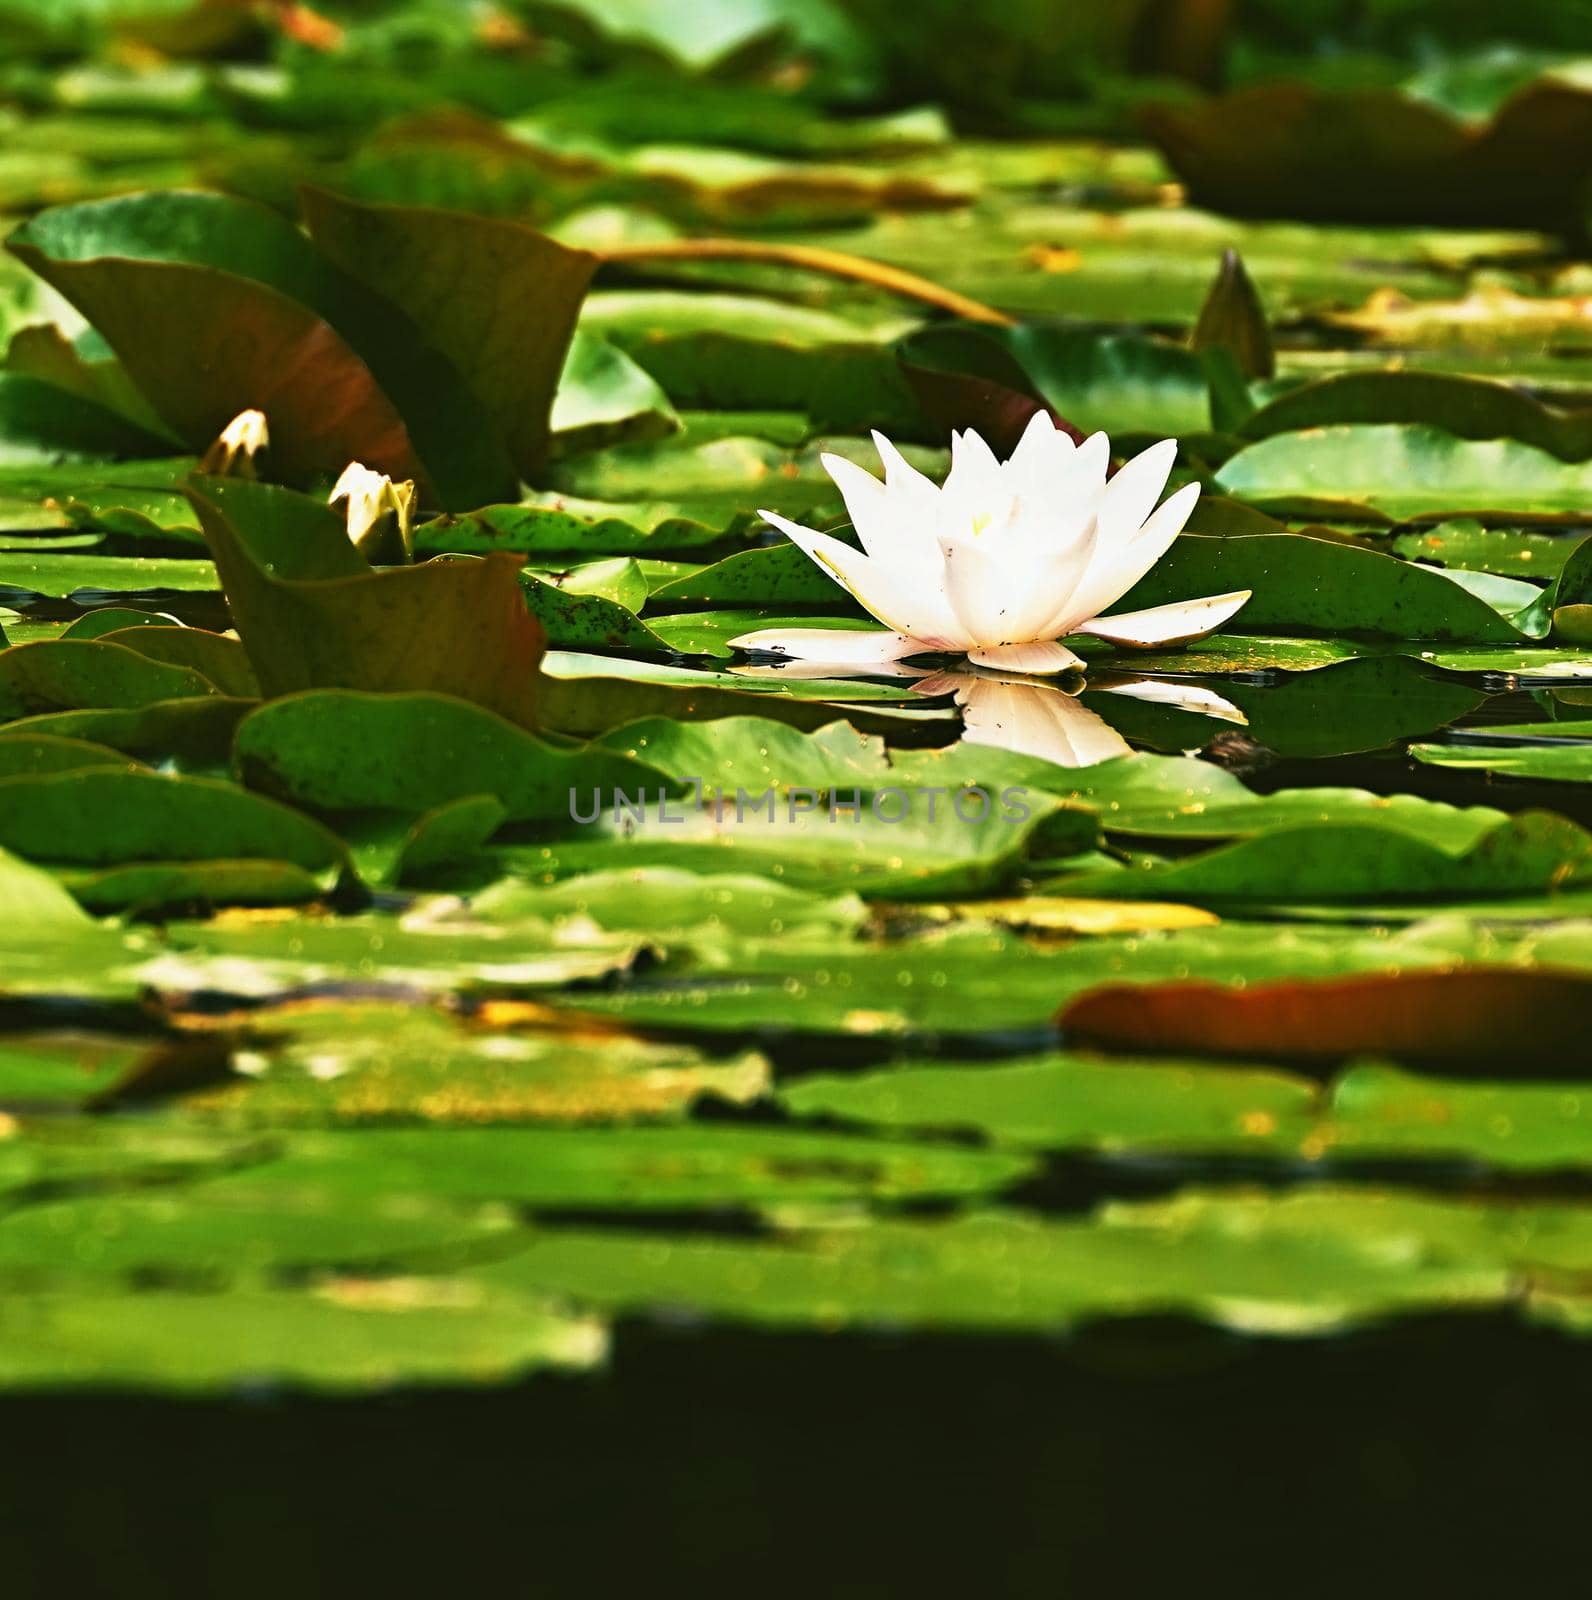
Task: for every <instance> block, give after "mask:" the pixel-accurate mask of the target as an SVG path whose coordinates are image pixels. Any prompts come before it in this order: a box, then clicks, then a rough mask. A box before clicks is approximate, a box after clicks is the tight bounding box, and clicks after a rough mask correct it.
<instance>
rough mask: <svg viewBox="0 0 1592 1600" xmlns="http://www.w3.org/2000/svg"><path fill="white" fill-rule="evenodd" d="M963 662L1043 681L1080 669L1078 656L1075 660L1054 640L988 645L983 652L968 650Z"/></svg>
mask: <svg viewBox="0 0 1592 1600" xmlns="http://www.w3.org/2000/svg"><path fill="white" fill-rule="evenodd" d="M967 659H968V660H969V661H971V662H972V663H973V664H974V665H975V666H979V667H995V668H997V669H998V670H1000V671H1002V672H1032V673H1038V674H1041V675H1043V676H1045V677H1049V676H1050V675H1051V674H1052V673H1056V672H1070V671H1071V670H1072V669H1073V668H1074V667H1081V666H1082V665H1083V658H1082V657H1081V656H1075V655H1074V654H1073V653H1072V651H1070V650H1069V649H1068V648H1067V647H1066V645H1064V644H1061V643H1059V642H1058V641H1057V640H1055V639H1034V640H1030V641H1029V642H1028V643H1026V644H997V645H991V646H989V647H988V648H987V649H983V650H969V651H968V653H967Z"/></svg>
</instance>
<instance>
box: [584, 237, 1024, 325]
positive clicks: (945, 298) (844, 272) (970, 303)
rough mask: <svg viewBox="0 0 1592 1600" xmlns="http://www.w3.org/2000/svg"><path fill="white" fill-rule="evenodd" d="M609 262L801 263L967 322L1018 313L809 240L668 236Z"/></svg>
mask: <svg viewBox="0 0 1592 1600" xmlns="http://www.w3.org/2000/svg"><path fill="white" fill-rule="evenodd" d="M602 259H603V260H604V261H612V262H622V263H624V264H626V265H630V264H633V263H644V262H649V261H758V262H766V263H768V264H769V265H771V266H781V267H801V268H805V269H806V270H807V271H809V272H823V273H827V274H828V275H829V276H830V277H832V278H848V279H850V280H852V281H853V282H855V283H867V284H871V285H873V287H874V288H876V289H883V290H885V291H886V292H888V293H890V294H896V295H900V296H902V297H903V298H904V299H907V300H917V301H920V302H921V303H922V304H924V305H929V306H934V307H935V308H936V309H937V310H940V311H948V312H950V313H951V315H952V316H956V317H961V318H962V319H963V320H964V321H967V322H985V323H995V324H998V325H1000V326H1002V327H1011V326H1012V325H1013V323H1014V322H1015V320H1016V319H1015V318H1013V317H1009V316H1007V315H1006V313H1005V312H1004V311H997V310H996V309H995V308H994V307H993V306H987V305H985V304H984V303H983V302H982V301H979V300H972V299H969V298H968V296H966V295H963V294H958V293H957V292H956V291H955V290H954V289H945V288H942V287H941V286H940V285H939V284H937V283H931V282H930V281H929V280H928V279H927V278H920V277H918V275H917V274H916V273H914V272H903V271H902V270H901V269H900V268H899V267H890V266H886V265H885V264H884V263H883V262H882V261H870V260H868V259H867V257H865V256H853V255H848V254H846V252H845V251H843V250H825V249H821V248H820V247H818V246H817V245H810V244H775V243H772V242H769V241H765V240H761V239H668V240H663V241H661V242H659V243H656V244H628V245H617V246H615V247H614V248H613V249H611V250H605V251H603V252H602Z"/></svg>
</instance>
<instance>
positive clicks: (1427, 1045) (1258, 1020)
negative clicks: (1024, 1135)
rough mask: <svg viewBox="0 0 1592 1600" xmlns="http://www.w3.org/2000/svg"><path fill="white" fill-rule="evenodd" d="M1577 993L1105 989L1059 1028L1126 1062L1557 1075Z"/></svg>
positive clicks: (1412, 980) (1498, 980) (1578, 985)
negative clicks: (1363, 1058) (1203, 1056)
mask: <svg viewBox="0 0 1592 1600" xmlns="http://www.w3.org/2000/svg"><path fill="white" fill-rule="evenodd" d="M1588 982H1589V980H1588V978H1587V977H1586V975H1585V974H1583V973H1575V972H1560V971H1553V970H1543V969H1514V968H1493V967H1487V966H1475V965H1472V966H1465V965H1457V966H1454V967H1451V968H1447V969H1444V970H1441V971H1436V972H1387V973H1376V974H1372V975H1368V976H1365V977H1354V978H1333V979H1322V980H1316V981H1314V982H1292V983H1260V984H1250V985H1247V986H1243V987H1230V986H1223V985H1217V984H1209V983H1169V984H1117V985H1109V986H1106V987H1103V988H1100V989H1096V990H1094V991H1092V992H1090V993H1088V994H1084V995H1082V996H1080V997H1079V998H1077V999H1075V1000H1073V1001H1072V1002H1070V1003H1069V1004H1068V1005H1067V1006H1066V1007H1065V1008H1064V1009H1063V1011H1062V1013H1061V1018H1060V1021H1061V1026H1062V1029H1063V1030H1064V1032H1065V1033H1066V1034H1067V1036H1068V1037H1069V1038H1073V1039H1078V1040H1085V1041H1092V1042H1103V1043H1108V1044H1110V1045H1112V1046H1115V1047H1118V1048H1125V1049H1130V1050H1198V1051H1202V1052H1203V1051H1210V1052H1213V1053H1215V1054H1217V1055H1229V1056H1260V1057H1267V1056H1270V1057H1272V1058H1273V1059H1275V1058H1280V1057H1299V1058H1303V1059H1309V1060H1315V1061H1341V1060H1343V1059H1344V1058H1346V1057H1349V1056H1354V1055H1366V1054H1376V1055H1387V1056H1393V1057H1395V1058H1397V1059H1400V1060H1408V1061H1471V1062H1482V1063H1486V1064H1488V1065H1490V1066H1491V1067H1492V1068H1493V1069H1494V1070H1496V1069H1497V1068H1498V1067H1500V1066H1503V1065H1504V1064H1508V1065H1510V1066H1512V1067H1524V1068H1529V1069H1531V1070H1533V1071H1536V1072H1544V1071H1546V1072H1550V1073H1555V1074H1559V1073H1563V1072H1564V1071H1566V1070H1567V1069H1570V1064H1571V1063H1572V1062H1573V1061H1574V1060H1575V1059H1576V1055H1575V1053H1576V1050H1577V1048H1578V1045H1577V1043H1576V1041H1577V1040H1579V1039H1580V1038H1581V1037H1582V1036H1583V1034H1584V1032H1585V1026H1584V1021H1585V1015H1586V1006H1587V999H1588ZM1571 1070H1573V1069H1571Z"/></svg>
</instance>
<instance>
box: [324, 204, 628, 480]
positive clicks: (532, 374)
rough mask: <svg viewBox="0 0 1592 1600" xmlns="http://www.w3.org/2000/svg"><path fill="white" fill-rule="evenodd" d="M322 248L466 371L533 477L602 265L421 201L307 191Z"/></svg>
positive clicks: (499, 224)
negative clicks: (398, 202) (365, 200)
mask: <svg viewBox="0 0 1592 1600" xmlns="http://www.w3.org/2000/svg"><path fill="white" fill-rule="evenodd" d="M303 201H304V215H305V219H306V221H307V222H308V224H309V230H310V233H311V235H312V236H313V237H314V240H315V242H316V244H318V245H319V246H320V248H321V249H322V250H324V251H325V252H326V254H327V255H328V256H330V257H331V259H332V260H333V261H335V262H336V263H337V264H338V266H340V267H341V268H342V269H343V270H344V271H345V272H348V273H350V274H352V275H353V276H354V277H356V278H358V279H359V280H360V281H361V282H362V283H364V284H366V285H367V286H368V287H370V288H371V289H373V290H375V291H376V292H377V293H378V294H380V295H383V296H384V297H385V298H386V299H388V300H390V301H392V302H393V304H395V305H397V306H400V307H401V308H402V309H403V310H404V311H405V312H407V313H408V315H409V316H410V318H412V319H413V321H414V323H415V325H416V326H417V327H419V328H420V329H422V330H423V332H424V336H425V338H426V339H427V340H428V341H429V342H430V343H431V344H432V345H433V346H434V347H435V348H436V349H438V350H440V351H441V352H442V353H443V354H444V355H445V356H447V357H448V358H449V359H450V360H451V361H452V362H453V364H454V365H455V366H456V367H457V368H458V369H459V371H460V372H463V373H466V374H468V378H469V382H470V386H471V388H472V389H473V390H474V392H475V393H476V394H477V395H478V396H479V397H480V399H481V402H482V404H483V405H484V406H485V408H486V411H487V413H488V414H489V416H490V419H491V422H492V424H493V428H494V430H495V435H496V437H497V438H498V439H499V440H501V442H502V443H503V445H504V447H505V448H506V450H507V451H508V453H509V455H510V457H511V459H512V460H513V462H514V465H515V466H516V467H517V468H518V469H519V471H520V473H521V474H522V475H523V476H526V477H529V476H530V475H531V474H532V473H533V472H534V471H535V470H536V469H537V468H538V467H539V466H540V465H541V463H542V458H543V456H544V455H545V453H546V450H547V438H548V418H549V416H550V414H551V412H552V406H553V393H554V391H555V390H556V389H557V387H558V377H559V373H560V372H561V371H562V370H563V366H564V357H565V355H566V353H567V352H568V350H569V342H570V338H571V336H572V334H573V333H574V331H575V317H576V314H577V312H578V311H579V310H580V303H581V301H582V300H583V299H584V298H585V296H586V286H587V284H588V283H589V282H590V281H591V275H592V273H593V271H594V270H595V269H596V266H597V258H596V256H594V255H591V254H590V253H589V252H587V251H585V250H571V249H569V248H568V247H567V246H565V245H561V244H559V243H557V242H556V241H555V240H552V239H549V238H548V237H547V236H546V235H545V234H541V233H538V232H537V231H536V230H535V229H534V228H527V227H525V226H524V225H523V224H521V223H518V222H509V221H505V220H503V219H501V218H497V217H476V216H465V215H462V214H454V213H451V212H444V211H436V210H432V209H431V208H429V207H425V206H386V205H360V204H358V203H357V202H355V201H353V200H347V199H344V198H342V197H341V196H339V195H334V194H328V193H327V192H326V191H325V190H323V189H306V190H305V191H304V196H303Z"/></svg>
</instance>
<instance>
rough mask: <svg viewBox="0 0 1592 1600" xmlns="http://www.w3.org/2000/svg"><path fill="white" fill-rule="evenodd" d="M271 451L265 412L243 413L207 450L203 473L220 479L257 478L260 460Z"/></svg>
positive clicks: (227, 426)
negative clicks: (259, 458)
mask: <svg viewBox="0 0 1592 1600" xmlns="http://www.w3.org/2000/svg"><path fill="white" fill-rule="evenodd" d="M270 448H271V429H270V426H269V425H268V424H267V422H266V420H265V413H264V412H263V411H240V412H239V413H238V414H237V416H235V417H234V418H233V419H232V421H231V422H229V423H228V424H227V425H226V427H224V428H223V429H222V430H221V432H220V434H219V435H218V436H217V438H216V441H215V443H214V444H212V445H211V446H210V448H209V449H208V450H207V451H205V453H204V458H203V459H202V460H201V461H200V463H199V470H200V471H201V472H205V473H209V474H210V475H211V476H213V477H217V478H228V477H231V478H250V479H253V478H257V477H258V476H259V465H258V460H257V458H258V457H260V456H262V455H264V453H265V452H266V451H267V450H269V449H270Z"/></svg>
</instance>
